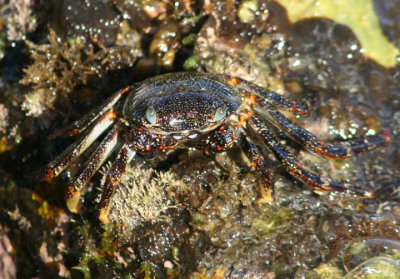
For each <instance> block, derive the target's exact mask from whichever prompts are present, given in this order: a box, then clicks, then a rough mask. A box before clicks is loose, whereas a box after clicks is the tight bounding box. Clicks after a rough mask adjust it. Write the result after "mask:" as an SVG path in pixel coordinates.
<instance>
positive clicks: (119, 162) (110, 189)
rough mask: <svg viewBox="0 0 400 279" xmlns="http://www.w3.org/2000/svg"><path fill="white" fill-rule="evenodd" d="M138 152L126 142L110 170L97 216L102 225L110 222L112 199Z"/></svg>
mask: <svg viewBox="0 0 400 279" xmlns="http://www.w3.org/2000/svg"><path fill="white" fill-rule="evenodd" d="M135 155H136V152H135V150H134V149H133V146H132V145H131V143H130V142H129V141H128V142H126V143H125V144H124V145H123V146H122V147H121V150H120V151H119V154H118V156H117V159H116V161H115V162H114V164H113V165H112V167H111V168H110V169H109V170H108V172H107V175H106V181H105V183H104V186H103V187H102V188H103V193H102V195H101V200H100V204H99V207H98V211H97V216H98V218H99V220H100V221H101V222H102V223H107V222H108V213H109V211H110V208H111V201H112V197H113V195H114V193H115V188H116V187H117V185H118V183H119V180H120V179H121V176H122V174H123V173H124V172H125V169H126V167H127V166H128V165H129V163H130V161H132V159H133V158H134V157H135Z"/></svg>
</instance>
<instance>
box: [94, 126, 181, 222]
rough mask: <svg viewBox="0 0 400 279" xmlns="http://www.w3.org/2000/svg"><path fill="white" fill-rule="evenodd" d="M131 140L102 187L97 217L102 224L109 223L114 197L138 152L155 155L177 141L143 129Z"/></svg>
mask: <svg viewBox="0 0 400 279" xmlns="http://www.w3.org/2000/svg"><path fill="white" fill-rule="evenodd" d="M128 138H129V139H128V140H127V141H126V142H125V143H124V144H123V145H122V147H121V149H120V151H119V153H118V155H117V159H116V160H115V162H114V164H113V165H112V167H111V168H110V169H109V170H108V171H107V174H106V180H105V183H104V185H103V187H102V189H103V190H102V196H101V200H100V203H99V207H98V210H97V216H98V218H99V220H100V221H101V222H102V223H107V222H108V221H109V220H108V213H109V211H110V209H111V204H112V197H113V195H114V193H115V189H116V187H117V186H118V184H119V181H120V179H121V176H122V174H123V173H124V172H125V170H126V168H127V166H128V165H129V163H130V162H131V160H132V159H133V158H134V156H135V154H136V152H139V153H154V152H157V151H160V150H166V149H170V148H172V147H174V146H175V145H176V144H177V142H178V141H177V140H175V139H171V138H169V137H166V136H163V135H156V134H151V133H148V132H147V131H145V130H143V129H140V128H139V129H138V130H133V131H132V132H131V133H130V135H129V137H128Z"/></svg>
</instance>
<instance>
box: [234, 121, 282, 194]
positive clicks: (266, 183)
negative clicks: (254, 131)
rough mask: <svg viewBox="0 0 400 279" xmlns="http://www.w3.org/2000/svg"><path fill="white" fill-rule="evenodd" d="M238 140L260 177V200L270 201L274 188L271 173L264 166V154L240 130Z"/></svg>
mask: <svg viewBox="0 0 400 279" xmlns="http://www.w3.org/2000/svg"><path fill="white" fill-rule="evenodd" d="M239 142H240V145H241V148H242V150H243V152H244V153H245V154H246V156H247V158H249V160H250V162H251V165H252V166H254V167H255V168H256V170H257V172H259V174H260V176H261V177H262V180H261V182H262V186H261V187H260V194H261V198H262V201H264V202H270V201H272V200H273V194H274V188H273V184H272V178H271V174H270V173H269V172H268V171H267V169H266V168H265V160H264V156H263V155H262V154H261V153H260V151H259V150H258V148H257V146H256V145H255V144H254V143H253V142H252V141H251V139H250V138H249V136H248V135H247V134H246V133H245V132H244V131H243V129H241V130H240V134H239Z"/></svg>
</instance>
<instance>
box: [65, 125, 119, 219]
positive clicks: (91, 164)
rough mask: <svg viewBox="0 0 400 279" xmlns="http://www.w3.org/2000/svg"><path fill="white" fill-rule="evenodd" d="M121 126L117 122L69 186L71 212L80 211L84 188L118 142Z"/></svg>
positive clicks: (69, 207)
mask: <svg viewBox="0 0 400 279" xmlns="http://www.w3.org/2000/svg"><path fill="white" fill-rule="evenodd" d="M120 130H121V127H120V126H119V125H118V124H116V125H114V127H113V128H112V129H111V130H110V131H109V132H108V134H107V136H106V137H105V138H104V139H103V141H102V142H101V143H100V145H99V146H98V147H97V149H96V151H95V152H94V153H93V154H92V156H91V157H90V159H89V161H88V162H87V163H86V165H85V168H84V169H83V171H82V172H81V173H80V174H79V176H78V177H77V178H76V179H75V180H74V181H73V183H72V184H70V185H69V186H68V188H67V193H66V199H67V207H68V209H69V210H70V211H71V212H75V213H76V212H78V210H79V208H80V197H81V190H82V188H83V187H84V186H85V185H86V184H87V183H88V181H89V180H90V179H91V178H92V176H93V175H94V174H95V173H96V171H97V170H98V169H99V168H100V166H101V165H102V164H103V163H104V162H105V160H106V159H107V158H108V156H109V155H110V154H111V153H112V151H113V150H114V148H115V146H116V145H117V143H118V134H119V132H120Z"/></svg>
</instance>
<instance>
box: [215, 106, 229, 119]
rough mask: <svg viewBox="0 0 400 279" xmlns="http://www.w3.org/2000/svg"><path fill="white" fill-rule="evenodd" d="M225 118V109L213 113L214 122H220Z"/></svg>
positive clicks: (221, 108)
mask: <svg viewBox="0 0 400 279" xmlns="http://www.w3.org/2000/svg"><path fill="white" fill-rule="evenodd" d="M225 116H226V108H223V107H220V108H218V109H217V111H216V112H215V116H214V121H220V120H222V119H224V117H225Z"/></svg>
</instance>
